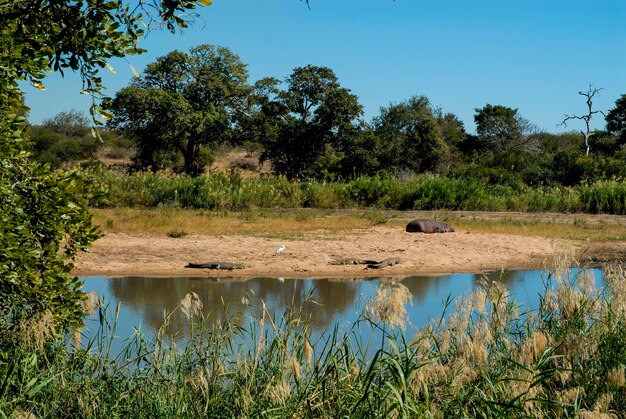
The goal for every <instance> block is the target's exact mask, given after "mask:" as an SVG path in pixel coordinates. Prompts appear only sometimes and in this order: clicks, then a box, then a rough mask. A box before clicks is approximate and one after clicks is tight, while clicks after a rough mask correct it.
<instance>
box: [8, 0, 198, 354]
mask: <svg viewBox="0 0 626 419" xmlns="http://www.w3.org/2000/svg"><path fill="white" fill-rule="evenodd" d="M195 6H196V2H195V1H157V0H147V1H141V2H132V1H130V2H129V1H121V0H120V1H113V0H91V1H71V0H58V1H31V0H15V1H10V2H7V1H4V2H2V3H0V22H2V24H1V25H0V164H1V165H2V171H1V172H0V329H1V331H0V348H1V349H0V360H2V358H3V357H4V356H6V352H5V351H4V349H5V348H9V347H11V346H13V345H16V343H19V339H18V338H21V339H22V342H23V343H27V344H28V343H31V344H32V340H34V339H31V338H33V334H32V328H33V326H35V327H39V328H40V330H39V332H42V330H41V329H42V326H44V325H45V331H47V332H49V333H50V334H52V333H54V332H57V333H58V332H59V331H61V330H63V329H65V328H67V327H69V326H72V325H78V324H80V323H81V322H82V317H83V314H82V311H81V308H80V301H81V299H82V298H83V293H82V292H81V290H80V288H81V283H80V281H78V279H76V278H73V277H71V275H70V272H71V270H72V268H73V261H74V260H75V257H76V254H77V253H78V252H79V251H82V250H85V249H86V247H87V246H88V245H89V244H90V243H91V242H92V241H93V240H95V239H96V238H97V236H98V234H97V231H96V229H95V228H94V227H93V226H92V224H91V215H90V214H89V212H88V209H87V204H88V201H89V200H90V199H91V198H92V197H93V195H92V193H91V192H89V189H88V188H86V186H85V184H84V182H82V179H81V175H80V174H78V173H76V172H72V171H51V170H50V168H49V166H47V165H40V164H38V163H36V162H34V161H33V160H32V159H31V158H30V156H29V154H28V152H27V151H26V150H27V147H26V139H25V129H26V126H27V124H26V118H25V107H24V104H23V92H22V90H21V89H20V84H19V82H20V81H22V82H24V81H25V82H30V83H32V84H34V85H35V86H37V87H40V88H42V89H43V88H44V87H43V79H44V78H45V76H46V74H47V73H48V72H50V71H56V72H61V73H62V72H64V71H65V70H67V69H70V70H75V71H78V72H79V73H80V75H81V77H82V80H83V88H84V89H85V90H87V91H88V92H89V93H91V94H92V95H94V96H95V97H98V95H99V94H100V93H101V89H102V85H101V80H100V77H99V76H98V70H99V69H100V68H103V67H105V66H106V65H107V63H108V60H109V59H111V58H112V57H121V56H124V55H126V54H133V53H139V52H141V50H140V49H139V48H138V47H137V39H138V38H139V37H140V36H141V34H142V33H143V25H142V21H141V17H142V16H141V13H142V12H144V17H145V16H146V15H145V13H146V12H149V13H154V14H153V16H152V17H153V18H154V19H155V23H158V22H165V24H166V25H167V26H168V27H169V28H170V29H174V28H175V27H176V26H177V25H179V26H184V25H185V21H184V19H183V18H181V17H179V16H178V13H179V12H182V11H184V10H186V9H189V8H194V7H195ZM96 111H97V108H96V107H92V110H91V112H92V115H95V113H96Z"/></svg>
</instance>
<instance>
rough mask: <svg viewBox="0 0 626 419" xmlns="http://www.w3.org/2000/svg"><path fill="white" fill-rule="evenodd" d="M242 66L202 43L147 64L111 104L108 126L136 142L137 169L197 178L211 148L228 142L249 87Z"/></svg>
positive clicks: (225, 52) (219, 49)
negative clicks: (168, 169) (171, 171)
mask: <svg viewBox="0 0 626 419" xmlns="http://www.w3.org/2000/svg"><path fill="white" fill-rule="evenodd" d="M247 78H248V71H247V70H246V65H245V64H244V63H242V62H241V60H240V59H239V57H238V56H237V55H235V54H234V53H232V52H231V51H230V50H229V49H228V48H223V47H217V46H213V45H200V46H197V47H195V48H191V50H190V51H189V53H188V54H187V53H184V52H180V51H173V52H170V53H169V54H167V55H166V56H164V57H160V58H158V59H157V60H156V62H154V63H152V64H150V65H148V66H147V68H146V70H145V71H144V73H143V76H142V77H141V78H139V79H138V80H136V81H134V82H133V83H132V84H131V85H130V86H129V87H126V88H124V89H122V90H120V91H119V92H118V93H117V94H116V95H115V98H114V99H113V101H112V102H111V104H110V109H111V111H112V113H113V114H114V115H115V116H114V117H113V119H112V120H111V121H110V125H111V126H112V127H116V128H119V129H121V130H122V132H123V133H124V134H125V135H127V136H129V137H131V138H133V139H134V140H135V141H136V143H137V153H136V155H135V163H136V164H137V166H138V167H140V168H147V167H149V168H152V169H153V170H156V169H160V168H162V167H164V166H171V167H174V169H178V167H177V165H176V163H175V162H176V160H177V157H178V156H182V159H183V164H182V168H181V169H180V170H181V171H184V172H185V173H187V174H189V175H192V176H198V175H200V174H202V172H203V170H204V167H205V165H206V164H207V163H208V161H207V160H206V156H207V155H209V153H210V151H211V147H212V146H214V145H216V144H218V143H220V142H224V141H228V139H229V138H230V136H231V135H232V131H233V130H232V127H233V126H234V125H235V123H236V122H237V120H238V118H240V117H241V115H242V113H243V111H244V109H245V106H246V104H247V96H248V95H249V94H250V92H251V87H250V86H249V85H247V84H246V82H247Z"/></svg>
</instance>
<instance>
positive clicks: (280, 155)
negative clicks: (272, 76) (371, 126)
mask: <svg viewBox="0 0 626 419" xmlns="http://www.w3.org/2000/svg"><path fill="white" fill-rule="evenodd" d="M361 113H362V107H361V105H360V104H359V102H358V98H357V97H356V96H355V95H353V94H351V93H350V90H348V89H346V88H343V87H341V85H340V84H339V82H338V81H337V76H336V75H335V73H334V72H333V71H332V70H331V69H330V68H327V67H317V66H312V65H308V66H305V67H298V68H296V69H294V70H293V73H292V74H291V75H290V76H289V77H288V78H287V80H286V89H285V90H278V91H277V93H276V94H275V95H273V97H272V98H271V100H270V101H269V102H268V103H267V104H266V105H265V106H264V120H263V121H264V123H265V125H264V127H265V129H266V130H268V131H269V134H270V135H267V136H266V137H265V138H264V139H263V145H264V147H265V150H264V151H263V154H262V155H261V159H262V161H264V160H269V161H270V162H271V164H272V168H273V170H274V172H275V173H278V174H284V175H285V176H287V177H288V178H320V177H324V176H325V175H333V174H334V175H337V173H335V172H334V170H335V168H336V167H338V165H340V162H341V161H342V160H343V158H344V156H345V153H344V152H343V151H342V149H341V148H342V144H344V145H345V143H346V141H347V140H348V137H349V136H350V133H354V132H355V131H354V127H355V121H356V119H357V118H358V117H359V116H360V115H361ZM268 131H266V132H268Z"/></svg>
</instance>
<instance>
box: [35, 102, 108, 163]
mask: <svg viewBox="0 0 626 419" xmlns="http://www.w3.org/2000/svg"><path fill="white" fill-rule="evenodd" d="M28 139H29V140H30V142H31V143H32V150H33V158H34V159H35V160H37V161H38V162H42V163H50V165H51V166H52V167H55V168H58V167H60V166H61V164H62V163H66V162H72V161H76V160H82V159H86V158H93V157H94V155H95V153H96V151H97V150H98V148H99V147H100V145H101V143H100V142H99V141H98V139H96V138H95V137H94V136H93V135H92V134H91V129H90V128H89V120H88V118H87V117H86V116H85V115H83V114H81V113H80V112H78V111H75V110H72V111H69V112H60V113H59V114H57V115H56V116H55V117H53V118H52V119H48V120H45V121H43V123H42V124H41V125H40V126H34V127H31V128H30V129H29V131H28Z"/></svg>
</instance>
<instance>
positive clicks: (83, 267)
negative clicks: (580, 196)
mask: <svg viewBox="0 0 626 419" xmlns="http://www.w3.org/2000/svg"><path fill="white" fill-rule="evenodd" d="M412 218H437V219H443V220H446V221H447V222H448V223H450V224H451V225H453V226H454V227H456V232H455V233H446V234H416V233H406V232H405V230H404V225H405V224H406V222H407V220H410V219H412ZM95 222H96V224H98V225H100V227H101V229H102V230H103V233H104V236H103V237H101V238H100V239H99V240H97V241H96V243H95V244H94V246H93V247H92V248H91V250H90V251H89V253H86V254H82V255H80V257H79V259H78V262H77V264H76V269H75V270H74V274H75V275H78V276H95V275H104V276H135V275H136V276H194V277H214V278H219V277H237V278H246V277H258V276H275V277H337V278H365V277H394V276H406V275H417V274H419V275H438V274H447V273H457V272H474V273H475V272H482V271H488V270H497V269H503V268H504V269H538V268H542V265H543V263H544V261H545V260H546V259H549V258H550V257H552V256H554V255H555V254H559V253H566V254H569V255H574V257H575V258H577V259H578V260H579V261H580V262H582V263H587V262H606V261H612V260H624V256H625V255H626V241H625V240H624V236H625V235H626V220H625V219H624V217H618V216H606V215H580V214H578V215H566V214H545V213H544V214H538V213H528V214H527V213H489V212H480V213H479V212H419V213H417V212H410V213H409V212H397V211H390V212H380V211H370V212H368V211H358V212H356V211H352V212H346V211H331V212H329V211H306V210H293V211H289V212H279V213H277V212H272V213H255V212H245V213H220V214H211V213H203V212H198V211H188V210H181V209H159V210H135V209H115V210H96V212H95ZM190 231H194V233H193V234H191V233H189V232H190ZM280 245H284V246H285V251H284V252H283V253H281V254H276V249H277V248H278V247H279V246H280ZM343 258H355V259H357V258H358V259H367V260H378V261H382V260H384V259H387V258H399V259H401V261H402V262H401V263H400V264H398V265H394V266H388V267H385V268H383V269H371V268H367V267H365V265H332V264H331V262H332V261H334V260H337V259H343ZM189 262H194V263H206V262H238V263H244V264H246V265H248V266H249V267H248V268H245V269H237V270H208V269H190V268H185V266H186V265H187V263H189Z"/></svg>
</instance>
